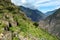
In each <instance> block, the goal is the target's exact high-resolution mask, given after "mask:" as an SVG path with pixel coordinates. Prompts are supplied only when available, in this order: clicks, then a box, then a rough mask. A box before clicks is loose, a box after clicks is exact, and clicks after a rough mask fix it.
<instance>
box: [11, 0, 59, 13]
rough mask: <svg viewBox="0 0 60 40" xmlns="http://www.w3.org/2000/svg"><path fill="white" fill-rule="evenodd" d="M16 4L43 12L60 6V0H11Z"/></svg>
mask: <svg viewBox="0 0 60 40" xmlns="http://www.w3.org/2000/svg"><path fill="white" fill-rule="evenodd" d="M11 1H12V2H13V3H14V4H15V5H22V6H25V7H29V8H31V9H38V10H41V11H42V12H47V11H49V10H54V9H58V8H60V0H11Z"/></svg>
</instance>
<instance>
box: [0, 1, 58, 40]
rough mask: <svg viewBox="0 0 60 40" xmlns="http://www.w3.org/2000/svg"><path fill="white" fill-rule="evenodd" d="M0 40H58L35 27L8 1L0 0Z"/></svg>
mask: <svg viewBox="0 0 60 40" xmlns="http://www.w3.org/2000/svg"><path fill="white" fill-rule="evenodd" d="M0 40H58V38H57V37H56V36H52V35H50V34H48V33H47V32H45V31H44V30H42V29H39V28H38V27H37V26H36V23H33V22H32V21H30V20H29V19H28V18H27V17H26V15H24V12H22V11H20V10H19V8H18V7H17V6H15V5H14V4H12V3H11V1H10V0H0Z"/></svg>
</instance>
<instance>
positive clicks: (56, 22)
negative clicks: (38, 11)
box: [39, 9, 60, 37]
mask: <svg viewBox="0 0 60 40" xmlns="http://www.w3.org/2000/svg"><path fill="white" fill-rule="evenodd" d="M39 24H40V27H42V28H44V29H46V30H48V32H49V33H51V34H54V35H57V36H58V37H60V9H57V10H56V12H54V13H53V14H52V15H50V16H48V17H47V18H46V19H45V20H42V21H40V23H39ZM41 24H42V25H41Z"/></svg>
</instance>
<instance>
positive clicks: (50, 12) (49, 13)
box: [45, 10, 56, 17]
mask: <svg viewBox="0 0 60 40" xmlns="http://www.w3.org/2000/svg"><path fill="white" fill-rule="evenodd" d="M55 11H56V10H53V11H48V12H47V13H45V14H46V16H47V17H48V16H49V15H52V14H53V13H54V12H55Z"/></svg>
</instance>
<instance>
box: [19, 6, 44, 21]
mask: <svg viewBox="0 0 60 40" xmlns="http://www.w3.org/2000/svg"><path fill="white" fill-rule="evenodd" d="M20 10H21V11H23V12H25V14H26V15H27V17H29V18H31V20H33V21H39V20H41V19H43V18H44V16H45V14H43V13H42V12H40V11H39V10H37V9H30V8H26V7H23V6H20Z"/></svg>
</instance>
